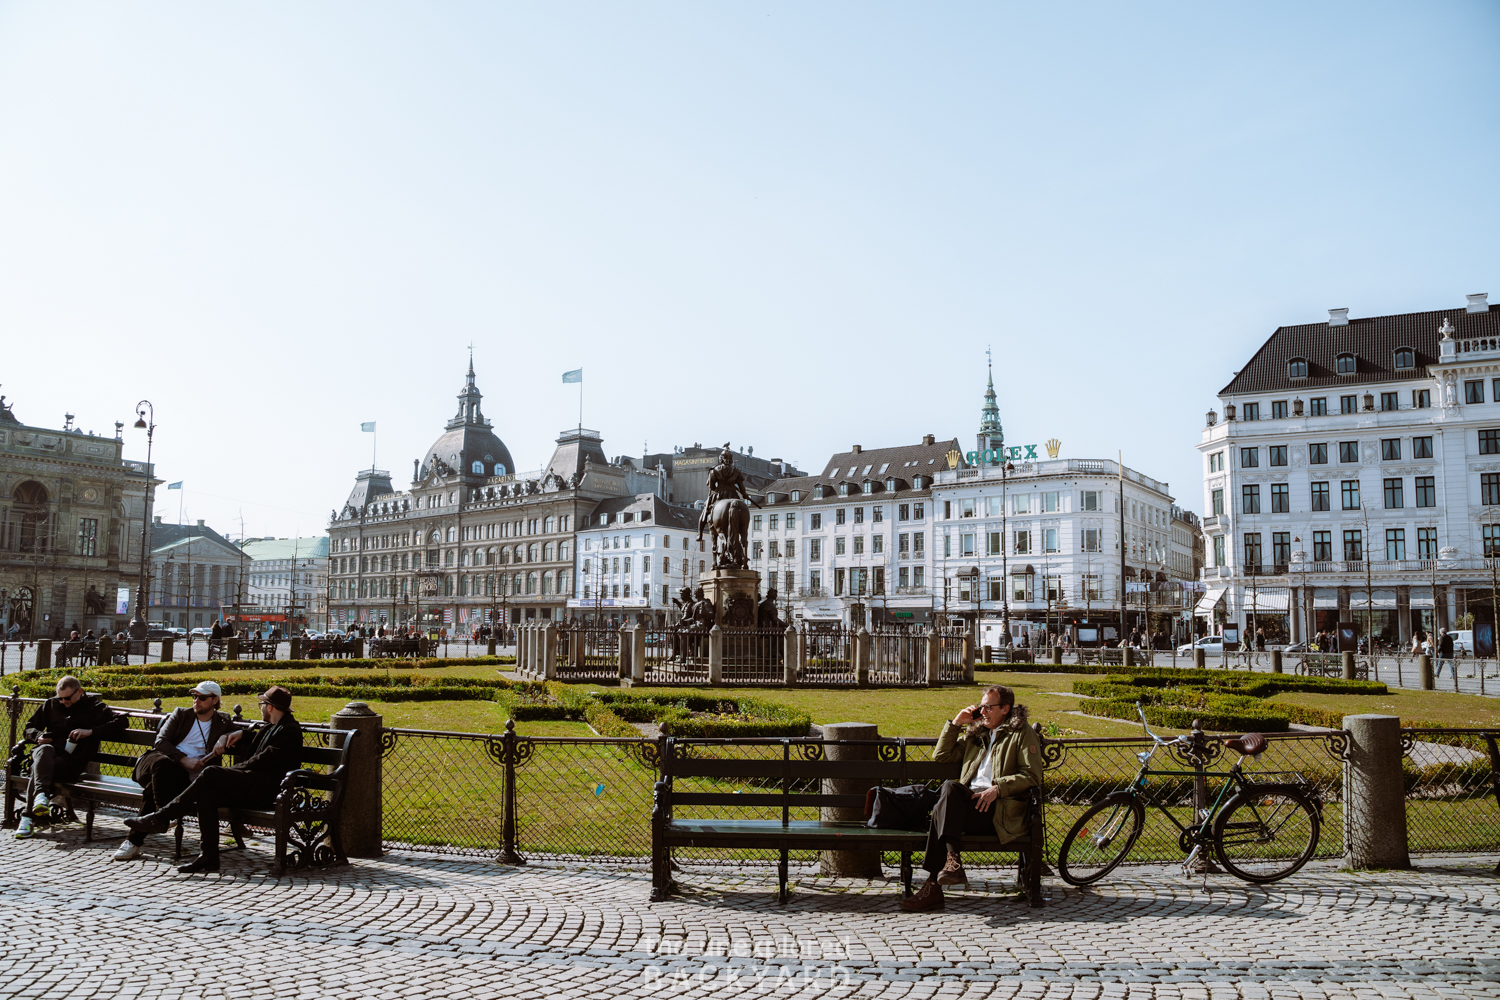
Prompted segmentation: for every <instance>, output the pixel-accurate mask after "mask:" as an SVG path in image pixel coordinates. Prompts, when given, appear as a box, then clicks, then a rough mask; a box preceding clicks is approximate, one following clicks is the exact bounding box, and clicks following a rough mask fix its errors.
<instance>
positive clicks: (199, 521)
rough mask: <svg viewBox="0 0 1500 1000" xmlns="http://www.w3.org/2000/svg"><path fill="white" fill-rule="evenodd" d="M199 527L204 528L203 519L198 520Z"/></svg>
mask: <svg viewBox="0 0 1500 1000" xmlns="http://www.w3.org/2000/svg"><path fill="white" fill-rule="evenodd" d="M198 527H200V528H201V527H203V518H201V517H200V518H198Z"/></svg>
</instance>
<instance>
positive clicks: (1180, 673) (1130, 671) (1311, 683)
mask: <svg viewBox="0 0 1500 1000" xmlns="http://www.w3.org/2000/svg"><path fill="white" fill-rule="evenodd" d="M974 666H975V669H976V670H993V671H997V672H998V671H1004V672H1007V673H1018V674H1094V675H1099V674H1105V675H1108V676H1109V677H1110V679H1111V680H1114V679H1115V678H1116V677H1118V676H1123V677H1126V678H1130V680H1128V681H1127V683H1130V684H1133V685H1136V686H1145V683H1146V682H1147V679H1148V678H1160V680H1158V681H1155V683H1156V684H1158V685H1166V686H1170V685H1171V684H1172V683H1174V681H1175V682H1176V683H1186V684H1202V685H1204V686H1209V683H1210V682H1217V684H1224V685H1235V684H1239V685H1256V684H1270V685H1273V686H1274V687H1275V688H1276V689H1277V690H1281V691H1308V692H1312V693H1314V694H1388V693H1389V689H1388V688H1387V687H1386V685H1385V684H1384V683H1383V682H1381V681H1346V680H1344V679H1343V678H1341V677H1301V676H1299V675H1297V674H1262V673H1251V672H1250V671H1248V670H1198V669H1197V668H1195V667H1122V666H1119V665H1118V664H1111V665H1108V666H1100V665H1097V664H1088V665H1087V666H1081V665H1079V664H1077V663H1035V664H1031V665H1030V666H1029V667H1028V669H1026V670H1006V669H1005V668H1006V667H1007V666H1009V664H1003V663H977V664H975V665H974ZM1215 686H1217V685H1215Z"/></svg>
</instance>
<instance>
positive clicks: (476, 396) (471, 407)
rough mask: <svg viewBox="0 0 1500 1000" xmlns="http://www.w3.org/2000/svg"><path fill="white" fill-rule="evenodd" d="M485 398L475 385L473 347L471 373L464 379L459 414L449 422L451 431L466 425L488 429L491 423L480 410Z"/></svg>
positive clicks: (459, 401) (470, 355)
mask: <svg viewBox="0 0 1500 1000" xmlns="http://www.w3.org/2000/svg"><path fill="white" fill-rule="evenodd" d="M483 398H484V396H483V395H482V394H481V393H480V391H479V388H478V387H477V386H475V385H474V348H473V347H472V346H471V347H470V348H469V372H468V375H467V376H465V378H464V388H463V391H462V392H460V393H459V394H458V413H457V415H456V416H454V418H453V419H452V420H450V421H448V427H449V429H450V430H451V429H452V428H454V427H463V426H465V425H473V426H478V427H488V426H489V421H488V420H486V419H484V414H483V413H481V412H480V409H479V401H480V400H481V399H483Z"/></svg>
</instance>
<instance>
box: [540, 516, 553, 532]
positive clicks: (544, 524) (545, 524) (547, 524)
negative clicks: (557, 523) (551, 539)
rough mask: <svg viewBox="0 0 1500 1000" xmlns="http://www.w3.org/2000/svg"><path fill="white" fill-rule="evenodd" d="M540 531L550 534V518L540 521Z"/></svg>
mask: <svg viewBox="0 0 1500 1000" xmlns="http://www.w3.org/2000/svg"><path fill="white" fill-rule="evenodd" d="M542 533H543V534H546V535H550V534H552V518H550V517H549V518H547V519H546V520H545V521H543V522H542Z"/></svg>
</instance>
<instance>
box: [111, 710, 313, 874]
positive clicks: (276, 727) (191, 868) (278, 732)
mask: <svg viewBox="0 0 1500 1000" xmlns="http://www.w3.org/2000/svg"><path fill="white" fill-rule="evenodd" d="M259 701H260V715H261V718H262V719H263V720H265V721H264V723H263V724H261V725H259V726H256V727H255V728H254V730H252V731H251V733H250V735H249V736H248V737H246V735H245V733H244V732H243V731H239V730H237V731H235V732H233V733H230V734H228V735H226V736H221V737H220V738H219V740H218V742H217V743H215V744H214V747H213V750H212V753H215V754H222V753H223V752H224V751H226V750H228V749H230V748H234V747H239V749H238V750H237V751H236V753H235V759H236V760H238V761H239V763H237V764H235V765H234V766H233V767H218V766H213V767H205V768H204V769H203V771H202V773H201V774H199V776H198V778H197V780H196V781H194V782H193V783H192V784H191V785H189V786H188V787H187V790H186V791H184V792H183V793H182V794H181V795H179V796H177V797H176V798H175V799H173V800H172V801H171V802H168V803H167V804H166V805H164V806H162V807H161V808H160V809H158V810H156V812H153V813H148V814H146V815H145V816H140V817H131V818H130V819H127V820H126V821H125V825H126V826H128V827H130V829H131V832H132V833H133V834H136V833H138V834H142V835H145V834H151V833H164V832H165V831H166V830H167V828H168V827H169V826H171V823H172V820H174V819H176V818H177V817H179V816H184V815H187V814H188V813H190V812H197V814H198V831H199V836H200V838H201V839H202V841H203V853H202V854H200V855H199V856H198V857H197V858H196V859H194V860H193V861H190V862H188V863H187V864H185V865H181V866H179V867H178V869H177V870H178V871H180V872H184V873H188V874H191V873H194V872H216V871H218V870H219V810H220V809H269V808H271V807H272V806H273V805H274V804H275V801H276V793H277V791H278V790H279V789H280V787H281V779H282V778H283V777H285V776H286V774H287V772H288V771H293V770H296V769H297V768H298V767H299V766H300V765H301V763H302V725H301V724H300V723H299V722H298V721H297V720H296V719H295V718H294V717H293V716H292V693H291V692H290V691H288V690H287V689H286V688H284V687H280V686H279V685H278V686H276V687H272V688H269V689H268V690H267V691H266V693H265V694H263V695H261V696H260V699H259ZM241 744H243V746H241Z"/></svg>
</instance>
